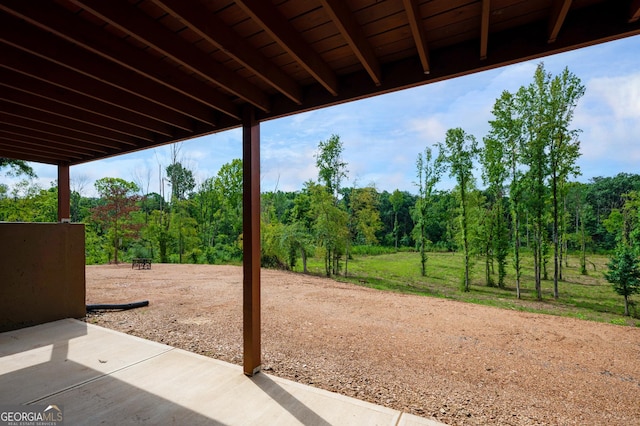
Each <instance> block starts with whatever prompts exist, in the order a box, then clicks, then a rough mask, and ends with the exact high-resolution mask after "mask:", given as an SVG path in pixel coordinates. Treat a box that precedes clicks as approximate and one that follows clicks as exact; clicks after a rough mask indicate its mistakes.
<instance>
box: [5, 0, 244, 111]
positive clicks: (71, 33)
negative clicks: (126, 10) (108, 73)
mask: <svg viewBox="0 0 640 426" xmlns="http://www.w3.org/2000/svg"><path fill="white" fill-rule="evenodd" d="M0 10H5V11H6V12H7V13H11V14H13V15H15V16H18V17H20V18H22V19H25V20H27V21H28V22H29V23H31V24H33V25H36V26H38V27H40V28H42V29H44V30H46V31H51V32H52V33H54V34H56V35H57V36H59V37H61V38H64V39H65V40H67V41H70V42H72V43H76V44H78V45H79V46H82V47H83V48H85V49H87V50H89V51H90V52H92V53H95V54H97V55H100V56H102V57H104V58H106V59H109V60H111V61H113V62H115V63H117V64H119V65H121V66H123V67H125V68H129V69H130V70H132V71H135V72H137V73H139V74H141V75H144V76H145V77H148V78H150V79H151V80H153V81H155V82H156V83H159V84H163V85H165V86H167V87H169V88H171V89H173V90H175V91H177V92H178V93H181V94H183V95H185V96H188V97H191V98H192V99H194V100H197V101H199V102H201V103H203V104H205V105H208V106H210V107H211V108H215V109H217V110H219V111H221V112H223V113H225V114H228V115H230V116H232V117H234V118H236V119H238V120H239V119H240V113H239V111H238V107H237V106H236V105H234V104H233V103H232V102H231V101H230V100H229V99H228V98H227V97H226V96H225V95H223V94H222V93H220V92H219V91H218V90H217V89H215V88H214V87H211V86H210V85H208V84H206V83H203V82H201V81H199V80H197V79H194V78H191V77H189V76H188V75H187V74H186V73H184V72H183V71H181V70H178V69H177V68H175V67H173V66H171V65H169V64H168V63H166V62H164V61H159V60H158V59H157V58H154V57H151V56H149V55H147V54H146V53H145V52H143V51H141V50H140V49H137V48H135V47H134V46H132V45H131V44H129V43H127V42H125V41H124V40H122V39H121V38H119V37H117V36H115V35H112V34H110V33H109V32H107V31H104V30H103V29H102V28H100V27H97V26H95V25H91V24H90V23H89V22H87V21H84V20H83V19H78V17H77V16H76V15H74V14H72V13H70V12H68V11H67V10H65V9H63V8H61V7H58V6H56V5H55V4H54V3H49V2H42V3H40V4H39V5H38V7H37V8H34V7H31V5H30V4H29V3H28V2H24V1H22V0H7V1H3V2H2V4H0Z"/></svg>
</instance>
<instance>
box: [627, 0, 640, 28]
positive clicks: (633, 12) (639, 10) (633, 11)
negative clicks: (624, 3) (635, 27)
mask: <svg viewBox="0 0 640 426" xmlns="http://www.w3.org/2000/svg"><path fill="white" fill-rule="evenodd" d="M638 19H640V0H633V1H632V2H631V6H629V19H628V21H627V22H629V23H632V22H636V21H637V20H638Z"/></svg>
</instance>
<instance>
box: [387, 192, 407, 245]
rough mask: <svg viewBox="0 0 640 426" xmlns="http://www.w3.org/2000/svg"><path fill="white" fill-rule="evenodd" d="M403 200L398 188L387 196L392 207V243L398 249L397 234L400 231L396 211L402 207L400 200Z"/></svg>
mask: <svg viewBox="0 0 640 426" xmlns="http://www.w3.org/2000/svg"><path fill="white" fill-rule="evenodd" d="M403 201H404V194H403V193H402V192H400V190H398V189H396V190H395V191H393V193H392V194H391V196H390V197H389V202H390V203H391V206H392V209H393V243H394V246H395V248H396V250H397V249H398V234H399V233H400V229H399V226H398V212H399V211H400V208H401V207H402V202H403Z"/></svg>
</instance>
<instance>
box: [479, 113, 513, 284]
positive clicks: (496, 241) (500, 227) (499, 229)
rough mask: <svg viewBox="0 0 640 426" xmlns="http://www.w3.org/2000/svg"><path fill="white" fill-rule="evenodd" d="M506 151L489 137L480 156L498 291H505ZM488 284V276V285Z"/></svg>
mask: <svg viewBox="0 0 640 426" xmlns="http://www.w3.org/2000/svg"><path fill="white" fill-rule="evenodd" d="M494 123H495V122H494ZM507 149H508V145H507V144H504V143H503V142H502V141H499V140H498V139H497V138H493V137H491V136H489V137H487V138H485V140H484V150H482V152H481V155H480V162H481V163H482V165H483V172H482V178H483V180H484V182H485V184H488V188H487V190H488V192H489V193H490V195H491V198H490V203H489V211H488V213H489V215H488V217H487V218H486V220H487V221H488V222H489V223H490V224H491V225H492V226H491V227H490V229H491V231H492V232H490V234H489V235H488V238H489V239H490V243H489V244H488V246H490V247H491V249H492V251H493V253H494V254H495V258H496V260H497V261H498V287H500V288H504V278H505V276H506V274H507V273H506V264H507V253H508V249H509V230H508V227H507V220H505V211H504V210H505V209H504V187H505V181H506V180H507V178H508V176H509V168H508V164H509V163H508V152H507ZM487 266H488V265H487ZM489 283H490V279H489V274H488V272H487V284H489Z"/></svg>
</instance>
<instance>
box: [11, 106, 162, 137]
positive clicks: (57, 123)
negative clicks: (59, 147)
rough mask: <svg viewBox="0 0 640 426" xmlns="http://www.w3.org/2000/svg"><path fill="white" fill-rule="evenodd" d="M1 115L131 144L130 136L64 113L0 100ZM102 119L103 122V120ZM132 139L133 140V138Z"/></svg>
mask: <svg viewBox="0 0 640 426" xmlns="http://www.w3.org/2000/svg"><path fill="white" fill-rule="evenodd" d="M61 110H64V108H59V109H58V111H61ZM83 112H84V111H83ZM2 113H4V114H9V115H11V116H15V117H22V118H26V119H28V120H33V121H34V122H35V123H39V124H38V125H47V126H54V127H60V128H63V129H68V130H77V131H78V132H80V133H85V134H87V135H93V136H99V137H103V138H105V139H110V140H113V141H118V142H123V143H126V144H131V138H132V136H131V135H127V134H124V133H120V132H116V131H114V130H112V129H110V128H109V127H107V126H96V125H93V124H91V123H87V122H82V121H78V120H75V119H74V118H73V114H72V113H69V112H66V114H68V115H69V116H65V115H63V114H60V113H58V112H56V111H55V110H52V111H48V110H42V109H35V108H34V107H32V106H31V105H26V106H25V105H18V104H15V103H12V102H7V101H5V100H0V114H2ZM102 119H103V120H104V118H102ZM34 128H36V127H34ZM133 137H134V138H135V136H133ZM134 140H145V141H148V142H153V141H155V138H153V137H146V138H140V139H138V138H136V139H134Z"/></svg>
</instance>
